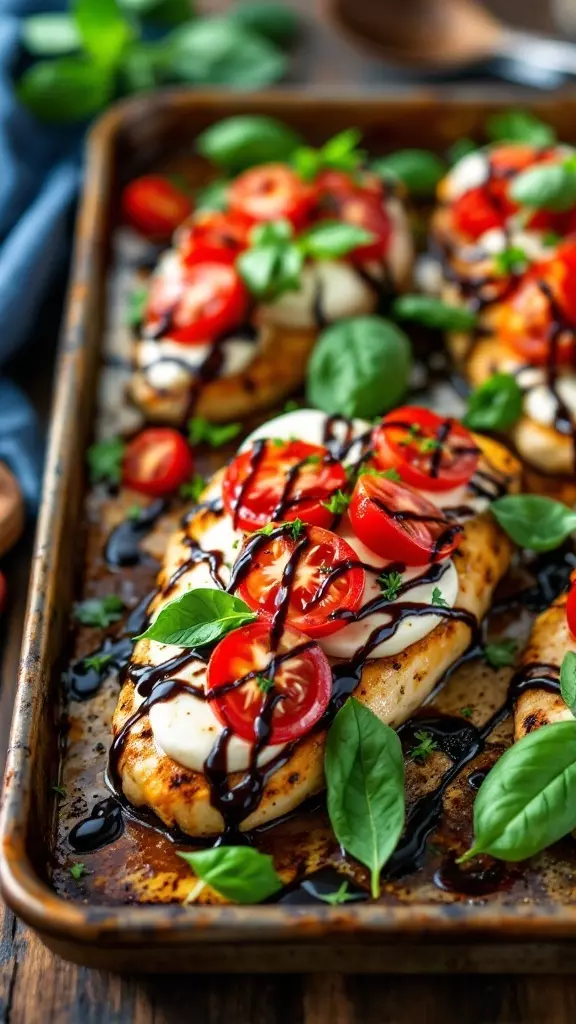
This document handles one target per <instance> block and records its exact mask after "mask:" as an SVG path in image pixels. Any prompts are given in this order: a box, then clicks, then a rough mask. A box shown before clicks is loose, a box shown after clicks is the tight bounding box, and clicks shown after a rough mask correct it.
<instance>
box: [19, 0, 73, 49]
mask: <svg viewBox="0 0 576 1024" xmlns="http://www.w3.org/2000/svg"><path fill="white" fill-rule="evenodd" d="M21 38H22V43H23V45H24V46H25V47H26V49H27V50H28V53H32V54H34V56H35V57H59V56H60V55H61V54H64V53H73V52H74V51H75V50H78V49H79V47H80V35H79V33H78V29H77V28H76V25H75V24H74V19H73V18H72V17H71V16H70V15H69V14H64V13H58V12H56V11H55V12H53V13H51V14H31V15H30V17H29V18H23V19H22V28H21Z"/></svg>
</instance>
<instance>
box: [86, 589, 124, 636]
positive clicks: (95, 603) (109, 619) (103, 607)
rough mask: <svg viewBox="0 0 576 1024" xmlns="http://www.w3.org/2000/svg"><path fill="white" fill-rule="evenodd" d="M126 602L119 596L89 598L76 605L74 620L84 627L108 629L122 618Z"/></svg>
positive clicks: (109, 595) (108, 595)
mask: <svg viewBox="0 0 576 1024" xmlns="http://www.w3.org/2000/svg"><path fill="white" fill-rule="evenodd" d="M123 611H124V602H123V600H122V598H121V597H118V595H117V594H107V595H106V596H105V597H88V598H87V599H86V600H85V601H79V602H78V603H77V604H75V605H74V618H75V619H76V621H77V622H81V623H82V625H83V626H95V627H98V628H100V629H106V628H107V627H108V626H111V625H112V623H113V622H118V621H119V620H120V619H121V618H122V613H123Z"/></svg>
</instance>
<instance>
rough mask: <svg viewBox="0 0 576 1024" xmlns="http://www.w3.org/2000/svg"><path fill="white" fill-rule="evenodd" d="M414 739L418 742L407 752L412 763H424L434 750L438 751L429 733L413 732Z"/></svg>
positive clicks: (422, 731)
mask: <svg viewBox="0 0 576 1024" xmlns="http://www.w3.org/2000/svg"><path fill="white" fill-rule="evenodd" d="M414 737H415V739H417V740H418V741H419V742H418V745H417V746H415V747H412V748H411V749H410V750H409V754H410V756H411V757H412V758H413V760H414V761H425V760H426V758H427V757H429V756H430V754H431V753H432V752H433V751H434V750H438V744H437V743H436V740H435V739H434V737H433V736H431V735H430V733H429V732H426V731H425V730H423V729H422V730H420V731H419V732H415V733H414Z"/></svg>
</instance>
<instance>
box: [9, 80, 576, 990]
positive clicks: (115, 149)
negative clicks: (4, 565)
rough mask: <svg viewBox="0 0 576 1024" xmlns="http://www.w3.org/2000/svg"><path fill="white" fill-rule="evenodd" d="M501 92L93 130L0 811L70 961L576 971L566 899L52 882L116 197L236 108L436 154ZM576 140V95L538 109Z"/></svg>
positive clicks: (148, 118)
mask: <svg viewBox="0 0 576 1024" xmlns="http://www.w3.org/2000/svg"><path fill="white" fill-rule="evenodd" d="M509 105H510V100H509V98H506V97H503V98H502V100H491V101H490V102H488V103H481V102H475V101H472V100H464V101H454V100H449V101H448V100H446V99H444V98H442V97H439V96H438V95H437V94H432V93H427V92H418V93H410V94H408V95H403V96H397V97H392V98H391V97H387V98H384V97H380V96H377V95H372V96H369V97H366V96H353V97H351V96H347V97H343V98H339V97H333V96H332V97H329V98H328V97H325V96H322V95H319V94H307V93H306V94H305V93H302V92H282V93H269V94H265V95H258V96H234V95H229V94H223V93H190V92H167V93H164V94H158V95H154V96H151V97H142V98H138V99H135V100H131V101H129V102H127V103H123V104H120V105H118V106H116V107H115V108H113V109H112V110H111V111H110V112H109V113H108V114H106V115H105V116H104V117H103V118H102V119H101V120H100V121H99V122H98V124H97V126H96V127H95V128H94V130H93V131H92V134H91V136H90V140H89V144H88V151H87V173H86V183H85V188H84V195H83V200H82V205H81V210H80V215H79V219H78V225H77V232H76V244H75V256H74V264H73V271H72V277H71V283H70V291H69V299H68V307H67V313H66V318H65V324H64V329H63V333H62V339H61V345H60V352H59V359H58V367H57V375H56V387H55V396H54V407H53V414H52V426H51V431H50V443H49V449H48V457H47V465H46V473H45V480H44V496H43V502H42V508H41V512H40V517H39V522H38V529H37V536H36V546H35V553H34V560H33V566H32V577H31V583H30V592H29V600H28V609H27V616H26V624H25V631H24V641H23V648H22V658H21V664H20V672H19V682H18V691H17V697H16V704H15V711H14V720H13V726H12V734H11V743H10V749H9V753H8V761H7V769H6V779H5V788H4V795H3V807H2V817H1V824H0V830H1V836H0V838H1V857H0V881H1V884H2V890H3V893H4V895H5V898H6V900H7V902H8V903H9V905H10V906H11V907H12V908H13V909H14V910H15V911H16V913H17V914H18V915H19V916H20V917H22V918H23V919H24V920H25V921H26V922H27V923H28V924H30V925H31V926H32V927H33V928H35V929H36V930H37V932H38V933H39V935H40V937H41V938H42V940H43V941H44V942H45V943H46V944H47V945H48V946H49V947H50V948H51V949H52V950H54V951H55V952H57V953H59V954H60V955H62V956H64V957H66V958H68V959H71V960H74V961H76V962H78V963H83V964H87V965H91V966H99V967H107V968H111V969H116V970H131V971H146V972H149V971H166V972H171V971H206V970H209V971H274V972H276V971H310V970H347V971H382V972H397V971H406V972H409V971H417V972H436V971H500V972H514V971H518V972H525V971H527V970H534V971H543V972H550V971H561V970H571V963H572V958H571V956H570V953H571V951H572V949H573V948H574V947H575V946H576V905H575V906H572V905H571V902H570V900H568V901H566V899H565V898H564V902H562V903H555V902H554V901H553V900H548V901H546V900H545V901H540V902H538V901H535V902H533V901H526V902H524V901H516V902H512V901H510V902H508V903H504V905H502V904H498V905H496V904H490V903H487V904H485V905H479V904H478V902H475V901H469V902H466V901H463V902H462V901H461V902H457V903H440V904H436V903H430V904H427V903H423V902H415V903H409V904H406V905H398V906H396V905H389V904H354V903H352V904H345V905H343V906H340V907H329V906H325V905H320V904H319V905H318V906H313V907H310V906H290V905H276V906H254V907H231V906H212V907H198V906H193V907H189V906H188V907H185V906H179V905H162V906H150V905H132V906H122V905H110V906H108V905H102V904H101V903H94V904H92V903H90V902H74V901H72V900H69V899H65V898H63V897H62V896H59V895H57V894H56V892H55V891H54V889H53V888H52V887H51V885H50V883H49V881H48V879H49V870H48V865H49V864H50V862H51V858H52V850H53V845H52V843H53V837H54V830H55V820H54V799H53V793H52V786H53V784H54V783H55V782H56V781H57V766H58V759H59V740H58V735H59V714H60V704H59V671H60V668H61V659H62V651H63V648H64V646H65V643H66V637H67V630H68V620H69V612H70V608H71V603H72V599H73V596H74V593H75V590H76V584H77V581H78V577H79V573H80V572H81V564H82V557H81V556H82V550H81V549H82V535H83V533H82V508H83V505H82V502H83V495H84V491H85V477H84V452H85V448H86V444H87V441H88V439H89V437H90V432H91V425H92V420H93V412H94V395H95V389H96V383H97V376H98V363H99V349H100V344H101V336H102V326H103V309H104V302H105V274H106V268H107V263H108V260H109V257H110V232H111V225H112V223H113V220H114V216H115V212H116V207H117V198H118V194H119V187H120V185H121V184H122V182H123V181H124V180H126V179H127V178H128V177H130V176H131V175H133V174H137V173H142V172H143V171H145V170H147V169H148V168H150V167H152V166H154V165H156V164H158V163H160V162H161V161H162V160H163V158H164V157H165V156H166V155H167V154H173V153H175V152H177V151H181V150H183V149H186V148H187V147H188V148H190V146H191V144H192V141H193V138H194V136H195V135H196V134H197V132H198V131H200V130H201V129H202V128H204V127H205V126H207V125H208V124H210V123H212V122H213V121H215V120H217V119H219V118H221V117H225V116H228V115H230V114H234V113H241V112H247V113H266V114H270V115H275V116H278V117H280V118H282V119H284V120H286V121H287V122H289V123H290V124H293V125H294V126H295V127H297V128H298V129H300V130H301V131H302V132H303V133H304V134H305V135H306V136H307V138H308V139H309V140H310V141H311V142H312V143H315V142H320V141H322V140H323V139H324V138H326V137H328V136H329V135H330V134H332V133H334V132H336V131H338V130H340V129H342V128H344V127H347V126H349V125H350V124H357V125H358V126H359V127H360V128H361V129H363V130H364V131H365V133H366V137H367V144H368V145H369V146H370V144H371V143H372V142H376V143H377V144H378V145H379V146H380V147H382V144H384V145H385V146H386V148H390V149H394V148H399V147H404V146H414V145H418V146H424V147H431V148H434V149H444V148H445V147H446V146H447V145H449V144H450V143H451V142H453V141H454V140H455V139H457V138H458V137H460V136H462V135H474V134H477V133H479V132H481V129H482V126H483V123H484V121H485V119H486V117H487V116H488V115H489V114H490V113H491V112H494V111H495V110H498V109H500V108H501V107H503V106H504V107H505V106H509ZM538 111H540V112H541V115H542V116H543V117H544V118H545V119H547V120H548V121H550V122H551V123H552V124H553V125H554V126H555V127H556V128H557V129H558V132H559V135H560V136H561V137H562V138H564V139H566V140H567V141H576V137H575V133H576V129H575V128H574V124H575V123H576V117H575V115H576V100H572V99H570V98H569V97H568V98H565V99H561V100H560V99H557V100H554V101H551V102H544V103H542V104H538Z"/></svg>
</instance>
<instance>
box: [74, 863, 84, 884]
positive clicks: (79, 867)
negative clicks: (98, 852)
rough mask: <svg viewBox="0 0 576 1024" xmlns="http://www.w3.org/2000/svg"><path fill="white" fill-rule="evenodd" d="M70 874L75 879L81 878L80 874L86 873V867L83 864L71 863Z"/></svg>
mask: <svg viewBox="0 0 576 1024" xmlns="http://www.w3.org/2000/svg"><path fill="white" fill-rule="evenodd" d="M70 874H71V875H72V878H75V879H76V881H78V879H80V878H82V875H87V874H88V869H87V867H86V865H85V864H79V863H78V864H72V866H71V868H70Z"/></svg>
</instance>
